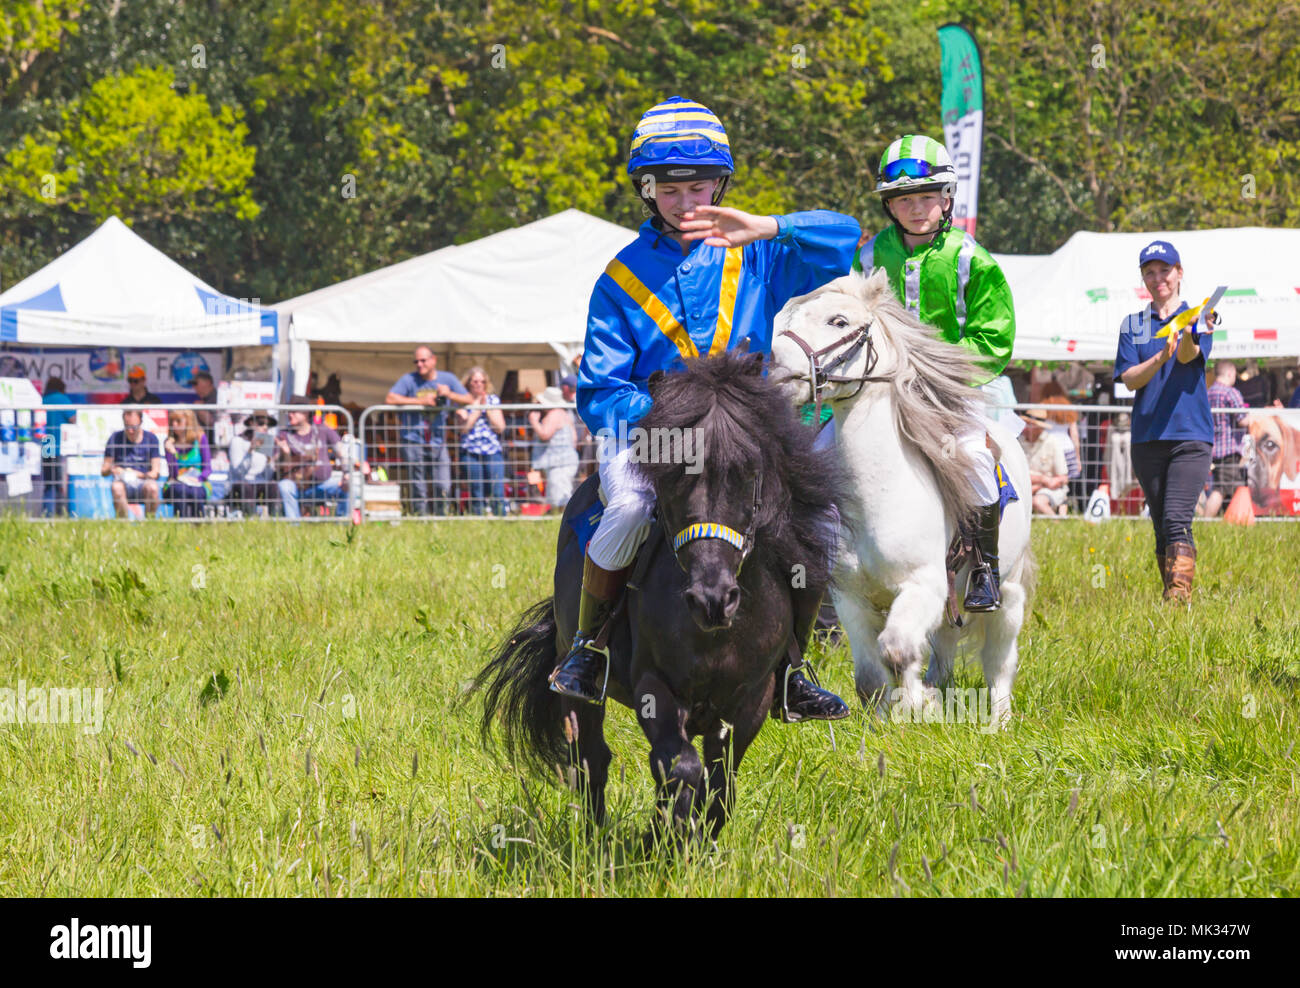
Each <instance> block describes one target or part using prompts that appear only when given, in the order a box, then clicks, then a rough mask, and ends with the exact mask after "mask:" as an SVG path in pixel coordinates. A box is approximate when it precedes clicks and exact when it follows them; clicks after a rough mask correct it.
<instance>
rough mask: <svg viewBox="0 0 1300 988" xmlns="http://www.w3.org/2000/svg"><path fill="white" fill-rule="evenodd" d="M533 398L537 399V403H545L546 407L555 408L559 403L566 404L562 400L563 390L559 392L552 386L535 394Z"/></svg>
mask: <svg viewBox="0 0 1300 988" xmlns="http://www.w3.org/2000/svg"><path fill="white" fill-rule="evenodd" d="M535 400H536V401H537V404H539V405H545V406H547V407H548V408H556V407H558V406H560V405H565V404H568V403H567V402H566V401H565V400H564V394H563V392H561V391H560V389H559V388H557V387H554V386H551V387H549V388H547V389H546V390H544V391H543V392H542V393H541V394H539V395H538V396H537V398H536V399H535Z"/></svg>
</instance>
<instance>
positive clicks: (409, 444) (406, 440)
mask: <svg viewBox="0 0 1300 988" xmlns="http://www.w3.org/2000/svg"><path fill="white" fill-rule="evenodd" d="M401 449H402V462H403V463H405V464H406V470H407V477H408V479H409V480H410V483H411V514H414V515H445V514H453V513H454V512H452V511H449V510H448V508H449V504H450V500H451V458H450V457H449V456H448V455H447V447H446V446H445V445H443V444H442V443H441V442H438V443H430V442H425V441H423V440H420V441H418V442H417V441H416V440H415V438H414V437H413V436H410V435H403V436H402V444H401Z"/></svg>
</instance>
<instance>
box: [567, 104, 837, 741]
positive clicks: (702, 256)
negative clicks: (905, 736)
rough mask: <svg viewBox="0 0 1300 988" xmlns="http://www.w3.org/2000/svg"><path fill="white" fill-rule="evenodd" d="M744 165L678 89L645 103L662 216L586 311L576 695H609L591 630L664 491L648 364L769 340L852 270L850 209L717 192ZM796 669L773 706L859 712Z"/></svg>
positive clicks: (649, 192) (644, 176)
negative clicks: (735, 204) (595, 481)
mask: <svg viewBox="0 0 1300 988" xmlns="http://www.w3.org/2000/svg"><path fill="white" fill-rule="evenodd" d="M734 167H735V166H734V162H733V161H732V157H731V148H730V144H729V142H728V140H727V134H726V131H725V130H724V129H723V126H722V124H721V122H720V121H719V120H718V118H717V117H716V116H714V114H713V113H712V112H710V110H709V109H708V107H706V106H704V105H702V104H700V103H696V102H693V101H691V100H688V99H683V98H682V97H680V96H674V97H673V98H671V99H668V100H665V101H664V102H662V103H659V104H657V105H656V106H653V107H651V108H650V109H649V110H647V111H646V113H645V115H644V116H642V118H641V121H640V123H638V124H637V127H636V130H635V132H634V133H633V135H632V147H631V152H630V154H629V156H628V163H627V170H628V174H629V175H630V176H631V178H632V183H633V186H634V187H635V189H636V192H637V195H638V196H639V197H640V199H641V201H642V203H643V204H644V205H645V206H646V207H647V208H648V210H649V212H650V213H651V214H652V216H651V218H650V219H648V220H647V221H646V222H645V223H643V224H642V226H641V230H640V234H639V236H638V237H637V239H636V241H635V242H634V243H632V244H630V245H629V246H628V247H625V248H624V249H623V250H622V251H620V252H619V254H618V256H617V257H615V258H614V260H612V261H611V262H610V263H609V266H608V267H606V268H605V272H604V274H602V275H601V276H600V278H599V280H598V281H597V282H596V288H595V291H593V292H592V296H591V303H590V307H589V309H588V313H587V337H586V343H585V346H584V348H583V356H582V363H581V367H580V369H579V373H578V394H577V405H578V413H579V414H580V415H581V416H582V420H583V421H584V422H585V423H586V424H587V427H588V428H589V429H591V431H592V434H593V435H597V436H599V437H601V445H600V467H599V470H600V483H601V488H602V490H603V492H604V496H605V509H604V513H603V515H602V517H601V520H600V525H599V527H598V528H597V529H596V531H595V532H594V534H593V535H592V537H591V541H590V543H589V544H588V546H587V556H586V560H585V562H584V567H583V576H582V598H581V604H580V605H579V613H578V628H577V631H576V633H575V635H574V639H573V646H572V648H571V649H570V651H569V653H568V655H567V656H566V657H565V659H564V661H563V662H562V663H561V664H560V665H559V666H558V667H557V668H556V670H555V671H554V672H553V673H552V675H551V688H552V689H553V690H555V691H556V692H557V693H561V694H563V695H565V696H569V697H573V698H576V699H581V700H587V701H589V702H592V703H599V702H601V700H602V696H603V691H602V688H601V685H600V684H601V683H602V681H603V679H604V675H605V663H606V662H608V659H609V655H608V650H605V649H599V648H596V647H594V645H593V639H594V638H595V637H596V635H597V633H598V632H599V630H600V628H601V627H602V626H603V625H604V623H605V622H606V620H607V619H608V617H609V615H610V613H611V612H612V611H613V608H614V606H615V604H616V602H617V601H618V599H619V597H620V595H621V594H622V591H623V588H624V586H625V585H626V583H627V577H628V572H629V570H630V568H631V566H632V562H633V560H634V558H635V557H636V554H637V550H638V549H639V548H640V546H641V543H642V542H644V541H645V538H646V536H647V534H648V533H649V530H650V524H651V519H652V516H653V514H654V507H655V494H654V490H653V489H652V488H651V487H650V485H649V484H648V483H646V481H645V480H644V479H643V478H642V476H641V474H640V472H639V471H638V470H637V469H636V466H635V464H634V463H633V462H632V458H631V454H632V452H633V450H632V448H631V444H630V442H629V440H628V431H629V430H630V429H631V428H632V427H633V426H634V425H635V423H636V422H638V421H639V420H640V419H641V418H642V417H643V416H645V414H646V413H647V412H648V411H649V410H650V405H651V398H650V390H649V387H648V381H649V378H650V375H651V374H653V373H654V372H655V371H666V372H671V371H674V370H681V369H682V368H683V363H682V360H683V358H686V357H696V356H706V355H714V354H719V353H722V352H724V351H726V350H732V349H735V348H736V347H740V346H742V345H746V344H747V345H748V348H749V351H750V352H751V353H764V354H766V353H770V352H771V349H772V324H773V320H774V319H775V317H776V314H777V313H778V312H779V311H780V309H781V307H782V306H783V305H785V303H786V302H787V301H789V300H790V299H791V298H793V297H795V296H797V295H804V294H806V293H808V292H810V291H812V290H813V289H814V288H817V287H819V286H820V285H823V284H825V283H826V282H828V281H831V280H833V279H835V278H838V277H840V276H842V275H845V274H847V273H848V272H849V268H850V266H851V264H852V262H853V254H854V250H855V249H856V247H857V243H858V239H859V236H860V234H861V228H860V227H859V225H858V222H857V220H854V219H853V218H852V217H849V216H844V215H842V214H840V213H832V212H828V211H821V210H818V211H813V212H803V213H790V214H788V215H785V216H756V215H753V214H750V213H746V212H743V211H741V210H738V209H728V208H725V207H722V206H719V205H718V204H719V203H720V202H721V201H722V197H723V194H724V193H725V192H726V188H727V183H728V181H729V180H730V178H731V174H732V171H733V170H734ZM805 596H807V595H805ZM819 605H820V601H819V600H817V601H798V600H797V601H796V615H795V629H796V632H799V631H800V629H801V628H802V629H804V630H805V631H806V630H808V629H811V627H812V622H813V621H814V620H815V619H816V611H817V608H818V606H819ZM807 611H811V613H803V612H807ZM801 621H802V622H803V623H802V624H801ZM798 640H800V638H799V635H798V634H796V641H798ZM787 675H788V676H789V679H788V704H787V705H786V707H785V708H784V709H780V710H774V711H773V713H774V716H775V715H781V716H783V717H784V718H785V719H787V720H808V719H836V718H838V717H843V716H847V715H848V707H847V706H846V705H845V704H844V701H842V700H841V699H840V698H839V697H837V696H835V694H833V693H830V692H827V691H825V690H822V689H819V688H818V687H816V686H814V685H813V684H812V683H810V682H808V681H807V680H806V679H805V678H804V677H803V676H802V675H800V674H799V673H798V672H793V671H788V670H787V669H786V668H785V667H784V665H783V667H782V668H781V669H780V670H778V676H780V677H785V676H787ZM780 681H781V680H780V679H778V682H780ZM782 692H783V691H782V690H778V691H777V693H778V703H779V702H780V694H781V693H782Z"/></svg>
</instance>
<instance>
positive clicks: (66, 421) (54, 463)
mask: <svg viewBox="0 0 1300 988" xmlns="http://www.w3.org/2000/svg"><path fill="white" fill-rule="evenodd" d="M41 403H42V404H44V405H71V404H72V399H71V398H69V397H68V395H67V387H66V386H65V385H64V383H63V378H61V377H55V376H53V375H51V376H50V379H49V380H48V381H46V382H45V389H44V391H43V392H42V396H41ZM76 420H77V413H76V412H63V411H54V412H50V411H47V412H46V413H45V434H46V435H47V436H49V437H51V439H50V440H47V441H46V443H45V445H44V447H43V448H42V450H41V482H42V486H43V494H42V501H43V508H42V511H41V514H43V515H44V516H45V517H46V518H53V517H54V516H56V515H66V514H67V513H68V491H67V475H66V473H65V471H64V463H63V456H62V452H61V449H62V448H61V446H60V445H59V444H60V442H62V431H63V429H62V427H63V426H65V425H71V424H72V423H73V422H75V421H76ZM47 452H48V454H49V455H48V456H47V455H46V453H47Z"/></svg>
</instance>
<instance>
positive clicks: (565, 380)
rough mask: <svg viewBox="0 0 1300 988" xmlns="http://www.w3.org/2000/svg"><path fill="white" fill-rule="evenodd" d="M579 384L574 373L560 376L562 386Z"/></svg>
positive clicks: (569, 386)
mask: <svg viewBox="0 0 1300 988" xmlns="http://www.w3.org/2000/svg"><path fill="white" fill-rule="evenodd" d="M577 386H578V379H577V378H576V377H574V376H573V375H572V374H565V375H564V377H562V378H560V387H562V388H576V387H577Z"/></svg>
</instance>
